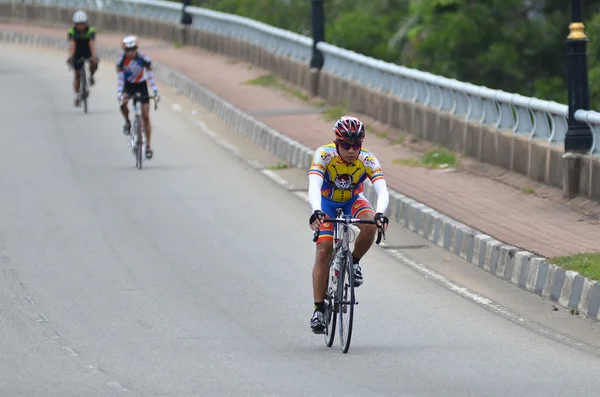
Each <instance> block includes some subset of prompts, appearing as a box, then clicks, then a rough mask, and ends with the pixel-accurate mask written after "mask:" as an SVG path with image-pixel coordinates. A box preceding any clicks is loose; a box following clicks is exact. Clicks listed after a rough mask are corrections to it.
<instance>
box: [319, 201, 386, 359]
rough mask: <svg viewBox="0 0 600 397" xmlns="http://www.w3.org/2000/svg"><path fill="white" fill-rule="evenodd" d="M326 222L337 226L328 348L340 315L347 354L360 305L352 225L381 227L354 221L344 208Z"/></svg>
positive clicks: (327, 298)
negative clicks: (353, 264) (357, 307)
mask: <svg viewBox="0 0 600 397" xmlns="http://www.w3.org/2000/svg"><path fill="white" fill-rule="evenodd" d="M323 222H331V223H333V224H334V229H333V241H334V242H335V245H334V247H333V255H332V256H331V261H330V262H329V278H328V281H327V290H326V293H325V313H324V316H323V318H324V321H325V325H326V326H325V332H324V334H325V345H326V346H327V347H331V346H332V345H333V340H334V338H335V326H336V316H338V317H339V328H340V329H339V332H340V348H341V350H342V352H343V353H347V352H348V349H350V339H351V338H352V323H353V321H354V305H357V304H358V301H356V297H355V295H354V270H353V269H354V268H353V266H352V251H351V250H350V243H351V242H352V241H351V240H350V232H351V229H350V225H353V224H357V223H365V224H370V225H377V222H376V221H369V220H363V219H355V218H351V217H350V216H348V215H344V213H343V211H342V209H341V208H338V209H336V218H335V219H332V218H325V219H323ZM319 233H320V231H319V230H317V231H315V234H314V238H313V241H317V239H318V238H319ZM382 237H383V239H384V240H385V232H384V231H383V229H380V228H378V230H377V241H376V243H377V244H379V243H380V242H381V238H382Z"/></svg>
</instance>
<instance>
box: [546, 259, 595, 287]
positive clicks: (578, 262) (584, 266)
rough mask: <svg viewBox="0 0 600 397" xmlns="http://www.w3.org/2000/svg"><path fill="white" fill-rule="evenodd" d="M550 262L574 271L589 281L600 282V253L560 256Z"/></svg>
mask: <svg viewBox="0 0 600 397" xmlns="http://www.w3.org/2000/svg"><path fill="white" fill-rule="evenodd" d="M548 261H549V262H550V263H552V264H554V265H556V266H560V267H562V268H563V269H566V270H573V271H576V272H577V273H579V274H581V275H582V276H584V277H587V278H589V279H592V280H595V281H600V253H597V254H577V255H572V256H559V257H555V258H550V259H548Z"/></svg>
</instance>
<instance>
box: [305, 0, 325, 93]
mask: <svg viewBox="0 0 600 397" xmlns="http://www.w3.org/2000/svg"><path fill="white" fill-rule="evenodd" d="M311 14H312V24H311V25H312V36H313V45H312V57H311V59H310V72H309V74H308V78H309V82H308V85H309V87H308V90H309V92H310V94H311V95H312V96H317V95H318V94H319V72H320V71H321V68H323V65H324V64H325V58H324V57H323V53H322V52H321V51H320V50H319V49H318V48H317V43H319V42H321V41H325V12H324V10H323V0H311Z"/></svg>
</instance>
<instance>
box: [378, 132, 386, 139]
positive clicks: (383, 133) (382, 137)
mask: <svg viewBox="0 0 600 397" xmlns="http://www.w3.org/2000/svg"><path fill="white" fill-rule="evenodd" d="M375 136H376V137H377V138H381V139H388V138H389V135H388V133H387V132H386V131H383V132H376V133H375Z"/></svg>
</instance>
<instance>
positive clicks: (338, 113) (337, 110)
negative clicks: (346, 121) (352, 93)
mask: <svg viewBox="0 0 600 397" xmlns="http://www.w3.org/2000/svg"><path fill="white" fill-rule="evenodd" d="M346 113H347V109H346V105H344V104H342V105H337V106H332V107H330V108H329V109H325V110H323V112H321V114H322V115H323V117H324V118H325V119H326V120H327V121H336V120H337V119H339V118H340V117H342V116H344V115H345V114H346Z"/></svg>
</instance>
